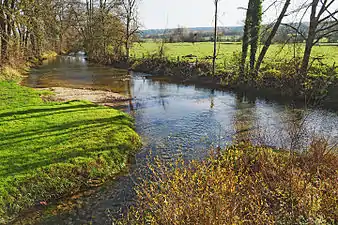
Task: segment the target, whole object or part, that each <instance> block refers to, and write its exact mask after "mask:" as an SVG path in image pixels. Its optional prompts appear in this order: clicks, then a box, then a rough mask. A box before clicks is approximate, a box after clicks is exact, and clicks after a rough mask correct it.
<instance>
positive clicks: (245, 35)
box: [240, 0, 252, 76]
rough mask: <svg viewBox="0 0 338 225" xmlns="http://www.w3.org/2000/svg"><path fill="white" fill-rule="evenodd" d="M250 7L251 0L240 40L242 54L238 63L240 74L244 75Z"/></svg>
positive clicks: (248, 36)
mask: <svg viewBox="0 0 338 225" xmlns="http://www.w3.org/2000/svg"><path fill="white" fill-rule="evenodd" d="M251 7H252V0H249V4H248V9H247V11H246V19H245V25H244V34H243V40H242V56H241V65H240V73H241V74H240V75H241V76H244V75H245V64H246V58H247V56H248V49H249V42H250V27H251V21H252V20H251V10H252V9H251Z"/></svg>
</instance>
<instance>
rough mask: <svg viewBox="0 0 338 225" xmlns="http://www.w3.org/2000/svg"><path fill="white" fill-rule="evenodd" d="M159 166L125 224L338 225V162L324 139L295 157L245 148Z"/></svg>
mask: <svg viewBox="0 0 338 225" xmlns="http://www.w3.org/2000/svg"><path fill="white" fill-rule="evenodd" d="M156 165H157V166H156V167H151V172H152V176H151V179H150V181H143V182H142V184H141V185H140V186H139V187H138V189H137V197H138V199H137V203H136V205H135V207H134V208H132V209H131V210H130V212H129V214H128V216H127V217H125V218H124V219H123V220H122V221H121V223H122V224H336V223H337V222H338V199H337V194H338V193H337V192H338V156H337V155H336V153H335V152H333V150H332V149H329V147H328V144H327V142H325V141H323V140H314V141H313V143H312V145H311V147H310V148H309V150H308V151H306V152H304V153H298V154H296V153H292V152H287V151H275V150H274V149H271V148H267V147H260V146H253V145H250V144H240V145H235V146H232V147H229V148H227V149H226V150H225V151H224V152H222V153H221V154H218V155H217V154H216V155H215V154H213V155H212V156H211V157H210V158H209V159H208V160H206V161H203V162H198V161H192V162H189V163H185V162H183V161H182V160H181V161H177V162H176V164H174V165H164V163H162V162H160V161H159V160H157V163H156Z"/></svg>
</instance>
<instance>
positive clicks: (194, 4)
mask: <svg viewBox="0 0 338 225" xmlns="http://www.w3.org/2000/svg"><path fill="white" fill-rule="evenodd" d="M245 5H247V0H222V1H221V2H220V6H219V8H220V13H219V15H220V16H219V19H218V21H219V25H220V26H222V25H224V26H238V25H242V24H243V22H242V20H243V18H244V15H245V11H244V10H240V9H238V7H245ZM139 11H140V19H141V22H142V24H143V26H144V28H145V29H159V28H175V27H177V26H178V25H180V26H183V27H210V26H212V24H213V14H214V3H213V0H142V1H141V3H140V8H139Z"/></svg>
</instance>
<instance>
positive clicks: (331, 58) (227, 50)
mask: <svg viewBox="0 0 338 225" xmlns="http://www.w3.org/2000/svg"><path fill="white" fill-rule="evenodd" d="M160 46H161V44H160V43H152V42H149V43H141V44H135V45H134V47H133V51H132V60H131V61H132V69H133V70H135V71H139V72H144V73H150V74H154V75H159V76H165V77H168V78H169V79H172V80H174V81H178V82H184V83H194V84H208V85H209V84H214V85H217V86H221V87H224V88H230V89H239V90H250V91H253V92H255V91H256V92H272V93H274V94H276V95H280V96H283V97H289V98H294V99H300V100H301V101H303V100H304V99H306V100H307V101H309V102H308V103H310V102H311V103H312V102H315V103H316V104H317V103H318V102H322V100H324V99H333V98H334V96H336V95H337V94H336V91H335V90H336V88H337V87H338V67H337V66H335V64H334V62H338V58H337V54H336V51H337V50H338V46H327V45H323V46H314V48H313V52H312V59H311V62H312V60H313V63H311V68H310V69H309V71H308V75H307V76H302V75H301V74H300V73H299V67H300V64H301V56H302V54H303V52H302V51H303V49H304V44H296V45H292V44H288V45H272V46H271V48H270V49H269V51H268V53H267V56H266V59H265V60H264V62H263V64H262V67H261V70H260V72H259V74H258V76H251V75H250V74H249V73H247V74H245V75H243V74H241V73H240V71H239V65H240V55H239V52H240V49H241V45H240V44H238V43H219V50H218V56H217V67H216V73H215V76H212V65H211V62H212V60H211V58H210V56H211V55H212V51H213V49H212V43H207V42H206V43H195V44H192V43H166V44H165V45H164V47H163V49H164V50H163V51H162V52H161V51H159V49H160ZM160 53H161V54H160ZM188 55H190V56H191V55H192V56H193V57H184V56H188ZM315 59H316V60H315Z"/></svg>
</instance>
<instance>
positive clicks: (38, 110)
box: [0, 104, 99, 122]
mask: <svg viewBox="0 0 338 225" xmlns="http://www.w3.org/2000/svg"><path fill="white" fill-rule="evenodd" d="M98 107H99V106H97V105H89V104H88V105H72V106H65V107H64V106H62V105H60V107H59V108H57V107H48V105H46V106H43V108H36V109H27V110H21V111H14V112H6V113H0V122H5V121H13V120H16V118H14V119H12V118H11V119H2V118H6V117H12V116H20V115H25V116H27V117H30V118H36V117H40V116H41V115H37V116H32V115H31V114H37V113H47V112H49V113H50V114H44V115H54V114H55V113H56V112H60V111H61V112H62V111H65V110H75V109H89V108H98ZM68 112H70V111H68ZM19 119H20V118H19Z"/></svg>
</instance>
